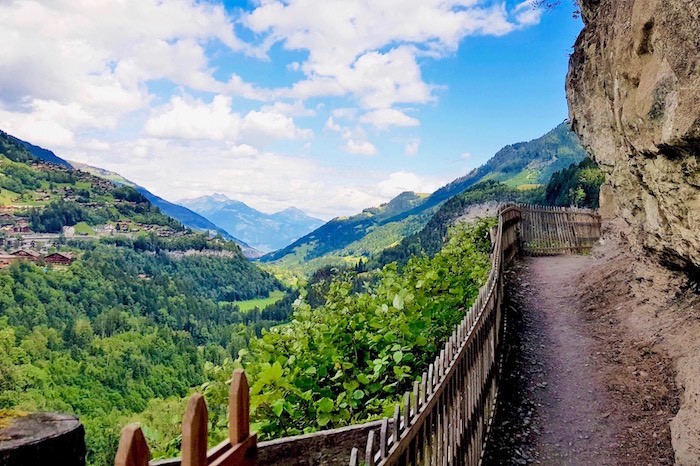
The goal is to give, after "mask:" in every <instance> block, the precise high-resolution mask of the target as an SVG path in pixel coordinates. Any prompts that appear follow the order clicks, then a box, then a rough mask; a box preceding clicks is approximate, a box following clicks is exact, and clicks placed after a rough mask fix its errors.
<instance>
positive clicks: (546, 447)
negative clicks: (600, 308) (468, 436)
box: [485, 256, 673, 466]
mask: <svg viewBox="0 0 700 466" xmlns="http://www.w3.org/2000/svg"><path fill="white" fill-rule="evenodd" d="M590 261H591V259H590V258H587V257H584V256H557V257H540V258H527V259H525V260H523V261H522V262H521V264H520V265H519V266H518V268H517V269H516V270H514V271H513V273H512V274H511V278H510V282H511V284H510V285H509V286H510V297H509V303H508V304H507V306H509V326H510V330H509V339H510V341H511V350H510V353H509V355H508V358H507V363H506V369H505V374H504V380H503V384H502V386H503V389H502V392H501V397H500V402H499V408H498V409H499V411H498V414H497V417H496V420H495V423H494V432H493V437H492V438H493V441H492V442H491V443H490V445H491V447H490V448H489V450H488V451H487V454H486V462H485V464H489V465H505V464H544V465H587V466H588V465H618V464H625V465H626V464H635V465H636V464H641V465H644V464H654V465H655V464H668V463H670V462H672V458H673V452H672V450H670V440H669V441H668V445H669V448H666V449H665V450H664V449H663V448H662V450H664V451H665V453H664V454H659V453H658V452H656V451H655V450H654V451H652V450H653V449H644V448H642V449H640V448H639V447H638V446H634V445H633V443H634V442H633V441H632V439H631V437H630V436H631V435H632V433H633V432H635V431H636V430H639V427H641V426H639V425H637V426H635V421H634V419H635V416H633V415H632V414H633V411H635V410H636V409H637V408H636V407H635V406H626V403H625V400H624V399H623V397H620V396H618V394H616V393H615V392H614V391H611V389H610V378H611V374H616V375H618V374H619V373H620V372H621V371H620V369H621V367H624V364H625V361H626V358H625V357H624V355H623V356H622V357H621V358H618V359H619V360H614V358H612V359H611V358H610V357H609V351H608V350H610V349H611V348H612V347H613V346H614V345H613V341H612V340H613V339H616V340H618V341H615V342H614V343H615V345H617V344H618V343H620V341H619V340H620V334H611V333H610V332H607V333H606V331H605V330H604V329H603V330H600V329H599V327H600V326H601V325H604V326H608V327H609V326H610V325H609V324H608V323H607V322H603V323H601V322H599V321H598V320H596V321H591V319H590V318H589V314H588V313H589V311H590V303H584V302H582V300H581V298H580V296H581V293H580V286H581V282H582V277H583V275H582V272H583V271H585V269H586V268H587V266H588V264H589V262H590ZM607 339H610V340H611V341H606V340H607ZM618 353H619V351H618ZM616 354H617V353H616ZM623 372H624V373H625V374H626V373H627V371H624V370H623ZM637 372H638V371H637ZM642 372H643V371H642ZM636 375H637V374H636V373H635V374H634V375H633V374H632V372H630V374H629V377H630V378H635V377H636ZM623 377H627V376H626V375H624V374H623ZM630 386H631V385H630ZM632 389H634V387H632ZM626 396H629V393H628V394H626ZM651 435H652V433H651V432H649V435H648V436H649V439H650V440H651V439H652V436H651ZM653 435H654V437H653V439H654V442H656V440H657V439H656V437H657V434H656V433H654V434H653ZM638 440H644V439H638ZM656 443H659V442H656ZM668 450H670V453H669V452H668ZM664 455H665V456H664ZM640 460H641V461H640Z"/></svg>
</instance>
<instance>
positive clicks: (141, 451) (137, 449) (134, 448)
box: [114, 423, 150, 466]
mask: <svg viewBox="0 0 700 466" xmlns="http://www.w3.org/2000/svg"><path fill="white" fill-rule="evenodd" d="M149 458H150V452H149V451H148V445H147V444H146V438H145V437H144V436H143V431H141V426H140V425H139V424H138V423H133V424H128V425H126V426H125V427H124V428H123V429H122V435H121V438H120V439H119V448H118V449H117V455H116V456H115V457H114V466H148V459H149Z"/></svg>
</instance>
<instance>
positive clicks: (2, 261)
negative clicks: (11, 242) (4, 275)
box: [0, 254, 21, 269]
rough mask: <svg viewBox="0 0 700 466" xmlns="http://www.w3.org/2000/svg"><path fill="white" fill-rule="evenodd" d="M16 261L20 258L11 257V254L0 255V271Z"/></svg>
mask: <svg viewBox="0 0 700 466" xmlns="http://www.w3.org/2000/svg"><path fill="white" fill-rule="evenodd" d="M18 260H21V258H20V257H17V256H13V255H12V254H0V269H4V268H5V267H9V266H10V265H12V264H13V263H14V262H17V261H18Z"/></svg>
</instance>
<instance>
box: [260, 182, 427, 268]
mask: <svg viewBox="0 0 700 466" xmlns="http://www.w3.org/2000/svg"><path fill="white" fill-rule="evenodd" d="M426 198H427V195H425V194H416V193H413V192H405V193H401V194H399V195H398V196H397V197H395V198H394V199H392V200H391V201H390V202H388V203H386V204H383V205H381V206H379V207H370V208H368V209H365V210H363V211H362V212H360V213H359V214H357V215H353V216H351V217H339V218H335V219H333V220H331V221H330V222H328V223H326V224H324V225H323V226H321V227H320V228H317V229H316V230H314V231H313V232H311V233H309V234H308V235H306V236H304V237H303V238H300V239H299V240H298V241H296V242H294V243H292V244H291V245H289V246H287V247H286V248H284V249H281V250H279V251H276V252H273V253H270V254H268V255H266V256H263V258H262V261H263V262H275V264H276V265H279V266H280V267H283V268H291V269H298V270H302V271H304V272H307V273H310V272H313V271H314V270H316V269H318V268H320V267H323V266H327V265H354V264H355V263H356V262H357V260H358V259H359V258H361V257H369V256H370V255H372V254H374V253H376V252H379V251H381V250H382V249H384V248H387V247H389V246H391V245H392V244H394V243H396V242H398V241H400V240H401V238H403V237H404V236H405V235H407V234H410V233H412V232H413V231H415V230H416V229H417V228H420V226H421V225H422V224H424V223H425V222H426V221H427V219H428V218H429V217H430V214H431V213H432V211H426V212H421V213H419V214H416V215H412V216H410V217H406V218H403V219H400V220H398V219H397V216H399V215H401V214H402V213H404V212H406V211H407V210H410V209H413V208H415V207H416V206H420V205H421V204H422V203H423V202H425V199H426Z"/></svg>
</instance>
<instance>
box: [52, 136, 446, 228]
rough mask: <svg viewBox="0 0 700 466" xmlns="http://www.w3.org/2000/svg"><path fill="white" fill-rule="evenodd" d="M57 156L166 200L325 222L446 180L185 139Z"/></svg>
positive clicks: (125, 144)
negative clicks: (207, 199) (222, 197)
mask: <svg viewBox="0 0 700 466" xmlns="http://www.w3.org/2000/svg"><path fill="white" fill-rule="evenodd" d="M194 149H196V155H197V156H196V163H194V164H193V163H192V160H193V150H194ZM60 155H64V156H65V157H67V158H68V159H70V160H76V161H80V162H83V163H88V164H91V165H97V166H101V167H104V168H106V169H109V170H113V171H115V172H117V173H120V174H122V175H123V176H125V177H126V178H128V179H130V180H132V181H134V182H135V183H138V184H140V185H142V186H147V187H148V188H149V190H151V191H153V192H154V193H155V194H158V195H159V196H163V197H165V198H166V199H170V200H177V199H182V198H192V197H197V196H202V195H205V194H211V193H213V192H218V193H223V194H226V195H227V196H228V197H230V198H232V199H238V200H241V201H243V202H246V203H248V204H249V205H252V206H254V207H256V208H258V209H261V210H263V211H266V212H274V211H279V210H281V209H283V208H286V207H288V206H289V205H290V204H293V205H296V206H298V207H300V208H302V209H303V210H304V211H305V212H307V213H309V214H312V215H315V216H318V217H320V218H325V219H330V218H332V217H335V216H338V215H351V214H355V213H358V212H360V211H361V210H362V209H364V208H367V207H370V206H377V205H380V204H382V203H384V202H387V201H388V200H390V199H391V198H392V197H394V196H396V194H399V193H400V192H401V191H402V190H407V189H408V190H418V191H425V190H428V189H430V188H431V187H437V186H440V185H441V183H442V181H443V180H433V179H422V178H419V177H417V176H415V175H413V174H407V173H406V172H397V173H381V172H380V173H377V172H374V171H363V170H356V169H352V168H348V169H345V170H340V169H338V168H337V167H328V166H325V165H322V164H321V163H320V162H318V161H315V160H313V159H311V158H308V157H300V156H291V155H285V154H279V153H273V152H262V151H258V150H257V149H255V148H253V147H251V146H246V145H239V146H234V147H231V146H230V145H229V144H227V143H226V142H211V141H199V142H197V144H196V146H192V145H189V144H187V141H182V140H175V139H157V138H142V139H138V140H134V141H125V142H121V143H116V144H112V147H111V150H110V152H109V154H107V155H106V156H105V155H104V154H96V153H95V152H94V151H90V150H80V149H74V150H66V151H64V152H62V153H61V154H60Z"/></svg>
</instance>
